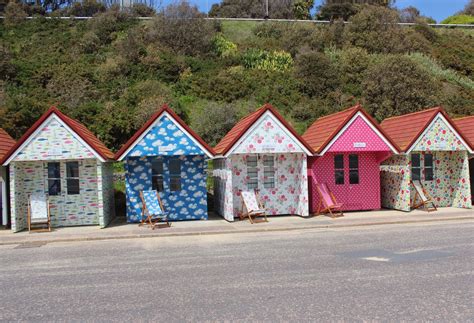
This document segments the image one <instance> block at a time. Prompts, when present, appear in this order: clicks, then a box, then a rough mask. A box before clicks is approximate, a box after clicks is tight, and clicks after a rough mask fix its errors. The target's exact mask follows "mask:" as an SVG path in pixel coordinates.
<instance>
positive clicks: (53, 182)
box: [48, 162, 61, 196]
mask: <svg viewBox="0 0 474 323" xmlns="http://www.w3.org/2000/svg"><path fill="white" fill-rule="evenodd" d="M48 194H49V195H52V196H53V195H59V194H61V164H60V163H58V162H55V163H48Z"/></svg>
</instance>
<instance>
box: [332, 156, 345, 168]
mask: <svg viewBox="0 0 474 323" xmlns="http://www.w3.org/2000/svg"><path fill="white" fill-rule="evenodd" d="M334 168H335V169H343V168H344V155H335V156H334Z"/></svg>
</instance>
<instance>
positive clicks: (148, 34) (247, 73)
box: [0, 12, 474, 149]
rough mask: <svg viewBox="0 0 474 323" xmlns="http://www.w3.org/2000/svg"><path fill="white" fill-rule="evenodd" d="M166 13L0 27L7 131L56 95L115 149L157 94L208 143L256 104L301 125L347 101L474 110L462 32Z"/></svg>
mask: <svg viewBox="0 0 474 323" xmlns="http://www.w3.org/2000/svg"><path fill="white" fill-rule="evenodd" d="M173 23H174V22H169V23H168V22H163V21H159V20H155V21H136V20H133V19H129V18H128V17H126V16H125V15H124V14H120V13H111V12H107V13H105V14H102V15H101V16H99V17H97V18H94V19H92V20H91V21H65V20H46V19H36V20H29V21H26V22H21V23H19V24H13V25H8V26H6V25H4V24H2V25H0V75H1V79H0V124H1V126H2V127H3V128H5V129H6V130H7V131H8V132H10V133H11V134H12V135H13V136H15V137H17V138H18V137H19V136H20V135H22V134H23V133H24V131H25V130H26V129H27V128H28V127H29V126H31V124H32V123H33V122H34V121H35V120H36V119H37V118H38V117H39V115H40V114H41V113H43V112H44V111H45V110H46V109H47V108H48V107H49V106H50V105H52V104H55V105H58V106H59V107H60V108H61V109H62V110H63V111H64V112H66V113H68V114H70V115H71V116H73V117H76V118H78V119H79V120H81V121H82V122H84V123H85V124H86V125H88V126H89V127H90V128H91V129H92V130H93V131H94V132H95V133H96V134H97V135H98V136H99V137H100V138H101V139H102V140H104V141H105V142H106V144H107V145H109V146H110V147H112V148H114V149H117V148H118V147H119V146H120V145H121V144H123V143H124V142H125V141H126V140H127V139H128V138H129V137H130V136H131V134H133V132H134V131H135V130H136V129H137V128H138V127H140V126H141V125H142V124H143V122H144V121H145V120H146V119H147V118H148V117H149V116H150V115H151V113H153V111H155V110H156V108H157V106H159V105H161V104H162V103H165V102H168V103H169V104H170V105H171V106H172V107H173V108H174V109H175V110H176V111H177V112H178V113H179V114H180V115H181V116H183V118H185V119H186V121H187V122H188V123H189V124H190V125H191V126H192V127H194V128H195V129H196V130H197V131H198V132H199V133H200V134H201V135H202V136H203V137H204V138H205V140H207V141H209V142H210V143H211V144H215V143H216V142H217V141H218V140H219V139H220V138H221V136H222V135H223V134H224V133H225V132H226V131H228V129H229V127H231V126H232V125H233V124H234V123H235V122H236V121H237V120H238V119H239V118H240V117H242V116H243V115H245V114H246V113H248V112H249V111H251V110H254V109H255V108H257V107H258V106H259V105H261V104H263V103H265V102H270V103H272V104H274V105H275V106H276V107H277V108H278V109H279V110H280V111H281V112H282V113H283V114H284V115H285V117H287V118H288V119H289V120H290V121H291V123H292V124H293V125H294V126H295V127H296V128H297V130H298V131H300V132H303V131H304V130H305V129H306V127H307V126H308V125H309V124H310V123H311V122H312V121H313V120H314V119H315V118H317V117H319V116H321V115H324V114H327V113H331V112H334V111H338V110H340V109H343V108H345V107H348V106H350V105H351V104H354V103H356V102H362V103H363V104H364V105H365V106H366V107H367V108H368V110H369V111H370V112H371V113H373V114H374V115H375V116H376V117H377V118H378V119H382V118H385V117H388V116H391V115H394V114H399V113H404V112H408V111H416V110H419V109H422V108H424V107H426V106H430V105H438V104H442V105H443V106H445V107H446V109H447V110H448V111H449V112H450V113H452V114H453V115H465V114H474V111H473V110H474V34H473V32H472V31H464V30H462V31H459V30H431V29H430V28H428V27H424V26H420V27H419V28H418V27H417V28H405V29H404V30H398V29H397V30H396V31H395V32H394V31H393V30H387V31H386V33H385V34H384V33H383V32H382V31H381V32H380V33H378V32H377V33H375V34H374V33H371V32H370V31H367V32H366V31H364V32H361V31H360V30H357V29H354V28H353V29H351V30H348V28H347V27H344V26H340V25H337V24H335V25H332V26H315V25H312V24H304V23H300V24H295V23H278V24H275V23H273V24H270V23H268V22H243V21H239V22H229V21H226V22H222V23H221V24H218V23H212V22H210V23H206V22H202V24H201V25H196V26H195V25H189V26H185V27H184V28H182V29H180V27H176V25H173ZM190 24H191V23H190ZM362 36H363V37H362ZM395 36H396V37H398V38H395ZM374 46H375V47H374ZM376 46H378V47H376Z"/></svg>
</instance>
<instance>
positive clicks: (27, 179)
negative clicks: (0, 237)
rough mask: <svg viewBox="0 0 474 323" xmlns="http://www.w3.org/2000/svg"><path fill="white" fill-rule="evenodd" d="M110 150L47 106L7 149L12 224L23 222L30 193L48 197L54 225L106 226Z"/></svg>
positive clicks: (18, 226)
mask: <svg viewBox="0 0 474 323" xmlns="http://www.w3.org/2000/svg"><path fill="white" fill-rule="evenodd" d="M112 161H113V153H112V152H111V151H110V150H109V149H107V148H106V147H105V146H104V144H103V143H102V142H101V141H100V140H99V139H97V138H96V137H95V136H94V134H92V132H90V131H89V130H88V129H87V128H86V127H85V126H84V125H82V124H81V123H79V122H78V121H76V120H74V119H72V118H70V117H68V116H66V115H65V114H63V113H61V112H60V111H59V110H58V109H56V108H55V107H52V108H50V109H49V110H48V111H47V112H46V113H45V114H43V115H42V116H41V118H40V119H39V120H38V121H36V122H35V123H34V124H33V126H32V127H31V128H30V129H29V130H28V131H27V132H26V133H25V134H24V135H23V136H22V137H21V138H20V140H19V141H18V142H17V143H16V144H15V145H14V146H13V147H12V149H11V150H10V151H9V152H8V153H7V154H6V155H5V157H4V159H3V161H2V164H3V166H7V165H8V166H9V169H10V170H9V172H10V207H11V227H12V230H13V231H14V232H17V231H21V230H23V229H26V228H27V212H28V199H29V196H30V195H31V194H34V193H46V194H47V195H48V197H49V202H50V212H51V225H52V226H53V227H63V226H77V225H100V226H101V227H105V226H107V224H108V223H109V222H110V220H111V219H112V217H113V215H114V214H115V213H114V189H113V169H112Z"/></svg>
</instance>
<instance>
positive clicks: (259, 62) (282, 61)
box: [242, 48, 293, 71]
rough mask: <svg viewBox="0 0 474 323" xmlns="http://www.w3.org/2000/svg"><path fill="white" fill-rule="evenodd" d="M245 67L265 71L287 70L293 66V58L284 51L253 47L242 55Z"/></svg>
mask: <svg viewBox="0 0 474 323" xmlns="http://www.w3.org/2000/svg"><path fill="white" fill-rule="evenodd" d="M242 64H243V65H244V66H245V68H249V69H258V70H264V71H286V70H289V69H290V68H291V67H292V66H293V58H292V57H291V55H290V54H289V53H287V52H284V51H274V52H268V51H264V50H261V49H256V48H251V49H249V50H247V51H246V52H245V53H244V55H243V56H242Z"/></svg>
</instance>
